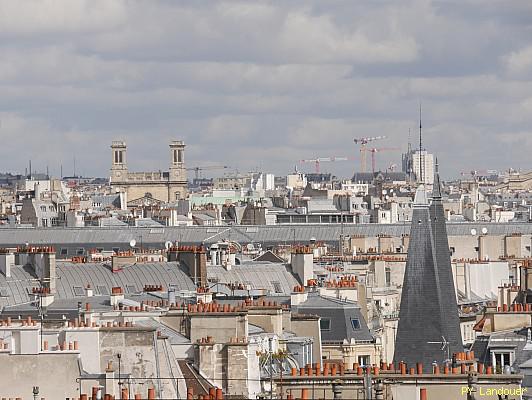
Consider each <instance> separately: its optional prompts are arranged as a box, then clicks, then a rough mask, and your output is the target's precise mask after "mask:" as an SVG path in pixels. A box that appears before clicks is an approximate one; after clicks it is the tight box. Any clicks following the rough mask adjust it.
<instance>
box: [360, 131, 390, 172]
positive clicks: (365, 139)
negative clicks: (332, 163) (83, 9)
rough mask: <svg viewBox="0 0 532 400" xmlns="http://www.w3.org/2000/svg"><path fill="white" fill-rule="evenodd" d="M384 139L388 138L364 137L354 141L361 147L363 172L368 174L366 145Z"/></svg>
mask: <svg viewBox="0 0 532 400" xmlns="http://www.w3.org/2000/svg"><path fill="white" fill-rule="evenodd" d="M382 139H386V136H373V137H362V138H355V139H354V140H353V141H354V142H355V143H356V144H359V145H360V167H361V171H362V172H366V145H367V144H368V143H370V142H374V141H376V140H382Z"/></svg>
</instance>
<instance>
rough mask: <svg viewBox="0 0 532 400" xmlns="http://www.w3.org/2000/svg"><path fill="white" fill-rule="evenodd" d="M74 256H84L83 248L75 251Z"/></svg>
mask: <svg viewBox="0 0 532 400" xmlns="http://www.w3.org/2000/svg"><path fill="white" fill-rule="evenodd" d="M76 254H77V255H78V256H82V255H84V254H85V249H84V248H83V247H79V248H78V249H77V250H76Z"/></svg>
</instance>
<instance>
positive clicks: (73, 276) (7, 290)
mask: <svg viewBox="0 0 532 400" xmlns="http://www.w3.org/2000/svg"><path fill="white" fill-rule="evenodd" d="M56 273H57V277H58V279H57V281H56V289H57V293H56V296H55V299H71V298H77V297H83V296H84V292H83V288H84V287H85V286H87V284H90V285H91V287H92V288H93V289H94V292H95V295H98V294H105V295H109V293H110V291H111V288H112V287H113V286H120V287H122V288H124V291H125V292H126V293H135V292H141V291H142V290H143V288H144V285H146V284H154V285H161V284H162V285H163V286H164V287H167V285H174V286H176V290H177V291H180V290H194V288H195V286H194V283H193V282H192V280H191V279H190V277H189V276H188V275H187V273H186V272H185V268H184V267H182V266H180V265H179V264H178V263H176V262H164V263H143V264H134V265H131V266H127V267H125V268H124V269H123V270H121V271H119V272H115V273H113V272H112V271H111V269H110V267H109V266H107V265H104V264H102V263H88V264H73V263H70V262H57V268H56ZM38 286H39V284H38V282H37V280H36V277H35V276H34V274H33V271H32V269H31V267H29V266H24V267H22V266H14V267H13V268H11V277H10V278H6V277H5V276H4V275H3V274H0V295H2V296H1V297H0V306H4V305H14V304H20V303H24V302H28V301H30V295H29V294H30V293H31V289H32V288H33V287H38ZM102 291H104V293H102Z"/></svg>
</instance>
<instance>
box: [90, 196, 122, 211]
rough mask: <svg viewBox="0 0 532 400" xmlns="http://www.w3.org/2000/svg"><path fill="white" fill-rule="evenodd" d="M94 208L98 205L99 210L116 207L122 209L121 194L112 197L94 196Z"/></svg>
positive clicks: (92, 198)
mask: <svg viewBox="0 0 532 400" xmlns="http://www.w3.org/2000/svg"><path fill="white" fill-rule="evenodd" d="M91 202H92V204H93V206H94V205H95V204H96V205H97V208H105V207H110V206H113V207H116V208H120V194H110V195H94V196H92V197H91Z"/></svg>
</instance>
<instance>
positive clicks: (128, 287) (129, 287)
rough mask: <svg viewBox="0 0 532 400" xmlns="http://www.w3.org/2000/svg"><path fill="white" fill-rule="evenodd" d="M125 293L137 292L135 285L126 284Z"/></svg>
mask: <svg viewBox="0 0 532 400" xmlns="http://www.w3.org/2000/svg"><path fill="white" fill-rule="evenodd" d="M126 293H129V294H132V293H137V288H136V287H135V285H126Z"/></svg>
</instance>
